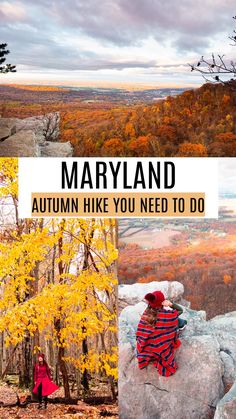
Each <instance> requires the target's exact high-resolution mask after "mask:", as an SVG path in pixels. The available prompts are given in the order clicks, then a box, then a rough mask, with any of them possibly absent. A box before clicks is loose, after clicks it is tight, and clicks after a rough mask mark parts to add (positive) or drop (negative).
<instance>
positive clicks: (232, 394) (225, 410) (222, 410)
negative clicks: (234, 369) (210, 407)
mask: <svg viewBox="0 0 236 419" xmlns="http://www.w3.org/2000/svg"><path fill="white" fill-rule="evenodd" d="M235 418H236V383H235V384H234V386H233V387H232V388H231V390H230V391H229V392H228V393H226V395H225V396H224V397H223V398H222V399H221V400H220V402H219V403H218V405H217V408H216V413H215V416H214V419H235Z"/></svg>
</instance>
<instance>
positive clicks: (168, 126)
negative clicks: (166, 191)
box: [0, 82, 236, 157]
mask: <svg viewBox="0 0 236 419" xmlns="http://www.w3.org/2000/svg"><path fill="white" fill-rule="evenodd" d="M160 90H161V89H160ZM0 95H1V96H0V114H1V115H2V117H17V118H25V117H29V116H33V115H42V114H46V113H48V112H54V111H59V112H60V141H62V142H66V141H70V142H71V144H72V145H73V148H74V155H75V156H135V157H145V156H159V157H170V156H180V157H207V156H209V157H210V156H213V157H217V156H218V157H225V156H227V157H233V156H236V106H235V100H236V97H235V95H236V91H235V82H230V83H228V84H214V83H207V84H204V85H203V86H202V87H201V88H197V89H192V90H186V91H183V89H182V90H181V89H180V90H178V89H166V90H165V89H164V92H163V89H162V90H161V92H159V91H158V89H156V90H154V91H152V90H150V91H148V90H146V91H144V92H143V99H142V94H140V91H138V92H136V91H122V90H115V89H114V90H112V89H101V90H100V89H95V90H93V89H87V90H86V89H78V90H73V89H71V88H57V87H44V86H19V85H16V86H14V85H11V86H6V85H5V86H4V85H2V86H0ZM164 95H166V96H164Z"/></svg>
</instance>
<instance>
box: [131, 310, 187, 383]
mask: <svg viewBox="0 0 236 419" xmlns="http://www.w3.org/2000/svg"><path fill="white" fill-rule="evenodd" d="M136 338H137V357H138V366H139V368H140V369H143V368H145V367H147V365H148V364H149V363H150V362H152V363H153V364H154V366H155V367H156V368H157V370H158V372H159V374H160V375H163V376H165V377H169V376H170V375H173V374H174V373H175V372H176V370H177V365H176V361H175V357H174V351H175V349H176V348H178V347H179V346H180V341H179V339H178V312H177V311H176V310H173V311H166V310H164V309H161V310H160V311H159V312H158V313H157V317H156V321H155V322H154V324H153V325H152V324H150V323H149V322H148V321H147V310H145V311H144V313H143V315H142V316H141V319H140V322H139V324H138V329H137V332H136Z"/></svg>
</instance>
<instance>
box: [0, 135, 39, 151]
mask: <svg viewBox="0 0 236 419" xmlns="http://www.w3.org/2000/svg"><path fill="white" fill-rule="evenodd" d="M38 155H39V149H38V145H37V142H36V138H35V134H34V133H33V132H32V131H20V132H17V133H16V134H14V135H12V136H11V137H8V138H7V139H6V140H5V141H3V142H2V143H0V157H38Z"/></svg>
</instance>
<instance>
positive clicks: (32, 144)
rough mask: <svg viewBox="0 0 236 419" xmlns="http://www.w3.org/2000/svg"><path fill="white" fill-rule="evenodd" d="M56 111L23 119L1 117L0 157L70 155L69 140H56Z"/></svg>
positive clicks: (58, 130) (57, 131)
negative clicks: (63, 141) (62, 141)
mask: <svg viewBox="0 0 236 419" xmlns="http://www.w3.org/2000/svg"><path fill="white" fill-rule="evenodd" d="M59 124H60V115H59V113H58V112H55V113H49V114H47V115H43V116H33V117H30V118H25V119H17V118H0V157H72V156H73V147H72V145H71V143H70V142H66V143H61V142H59V141H58V138H59V134H60V126H59Z"/></svg>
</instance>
